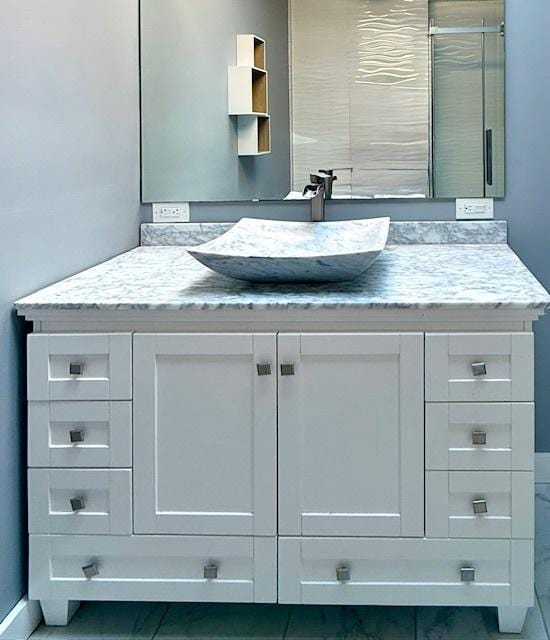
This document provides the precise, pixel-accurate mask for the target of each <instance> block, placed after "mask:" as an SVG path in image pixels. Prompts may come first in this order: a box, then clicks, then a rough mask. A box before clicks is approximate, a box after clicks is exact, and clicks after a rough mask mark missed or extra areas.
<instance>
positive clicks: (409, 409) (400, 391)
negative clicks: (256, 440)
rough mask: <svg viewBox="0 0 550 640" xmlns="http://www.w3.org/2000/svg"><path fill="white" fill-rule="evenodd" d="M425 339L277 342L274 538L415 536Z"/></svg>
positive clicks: (339, 337) (332, 337)
mask: <svg viewBox="0 0 550 640" xmlns="http://www.w3.org/2000/svg"><path fill="white" fill-rule="evenodd" d="M422 349H423V336H422V335H421V334H285V335H280V336H279V363H280V364H281V365H284V364H293V365H294V375H281V371H279V376H280V377H279V531H280V533H281V535H318V536H324V535H326V536H422V535H423V531H424V525H423V507H424V505H423V467H424V462H423V460H424V458H423V450H422V447H423V441H424V438H423V427H424V424H423V418H424V405H423V402H424V397H423V353H422Z"/></svg>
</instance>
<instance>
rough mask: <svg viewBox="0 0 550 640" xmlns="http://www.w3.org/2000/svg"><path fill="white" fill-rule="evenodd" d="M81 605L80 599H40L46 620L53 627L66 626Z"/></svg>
mask: <svg viewBox="0 0 550 640" xmlns="http://www.w3.org/2000/svg"><path fill="white" fill-rule="evenodd" d="M79 606H80V602H79V601H78V600H40V607H41V608H42V613H43V615H44V622H45V623H46V624H47V625H48V626H53V627H66V626H67V625H68V624H69V622H70V621H71V618H72V617H73V616H74V614H75V613H76V612H77V610H78V607H79Z"/></svg>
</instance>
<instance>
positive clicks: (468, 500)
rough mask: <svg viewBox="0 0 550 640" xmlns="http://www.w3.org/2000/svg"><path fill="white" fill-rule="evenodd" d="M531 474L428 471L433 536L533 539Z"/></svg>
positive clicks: (428, 526)
mask: <svg viewBox="0 0 550 640" xmlns="http://www.w3.org/2000/svg"><path fill="white" fill-rule="evenodd" d="M534 488H535V485H534V476H533V473H531V472H529V471H513V472H507V471H475V472H468V471H428V472H427V473H426V536H427V537H428V538H447V537H450V538H528V539H532V538H533V537H534Z"/></svg>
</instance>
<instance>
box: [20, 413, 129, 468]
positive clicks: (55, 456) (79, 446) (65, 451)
mask: <svg viewBox="0 0 550 640" xmlns="http://www.w3.org/2000/svg"><path fill="white" fill-rule="evenodd" d="M28 410H29V430H28V452H29V466H30V467H131V466H132V403H131V402H122V401H117V402H86V401H76V402H71V401H59V402H29V404H28Z"/></svg>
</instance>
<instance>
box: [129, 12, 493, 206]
mask: <svg viewBox="0 0 550 640" xmlns="http://www.w3.org/2000/svg"><path fill="white" fill-rule="evenodd" d="M141 40H142V42H141V80H142V151H143V153H142V192H143V200H144V202H179V201H241V200H255V199H259V200H284V199H287V200H293V199H298V198H304V197H307V195H306V196H304V195H303V190H304V187H306V185H308V184H309V182H310V175H311V174H314V173H318V172H319V171H320V170H331V171H333V172H334V175H335V176H336V178H337V179H336V181H335V182H334V184H333V196H332V197H333V198H344V199H348V198H352V199H361V198H368V199H371V198H424V199H426V198H456V197H484V196H486V197H502V196H503V195H504V188H505V185H504V62H505V56H504V44H505V37H504V0H231V2H228V1H227V0H162V1H160V0H141Z"/></svg>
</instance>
